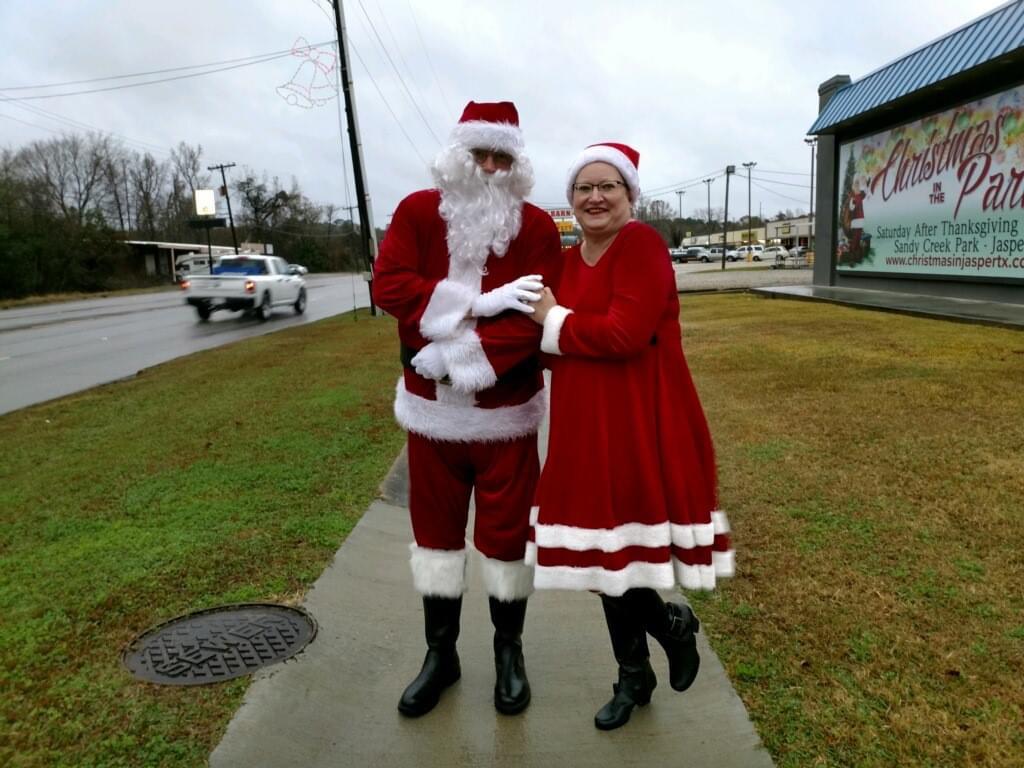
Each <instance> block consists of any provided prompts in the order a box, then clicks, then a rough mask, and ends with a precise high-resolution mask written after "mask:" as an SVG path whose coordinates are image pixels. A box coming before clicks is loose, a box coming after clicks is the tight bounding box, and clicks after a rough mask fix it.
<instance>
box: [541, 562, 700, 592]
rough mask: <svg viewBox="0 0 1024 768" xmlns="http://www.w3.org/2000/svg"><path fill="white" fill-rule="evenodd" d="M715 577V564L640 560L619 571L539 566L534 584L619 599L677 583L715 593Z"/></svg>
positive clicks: (688, 587)
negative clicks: (640, 590) (630, 591)
mask: <svg viewBox="0 0 1024 768" xmlns="http://www.w3.org/2000/svg"><path fill="white" fill-rule="evenodd" d="M715 577H716V570H715V566H713V565H686V564H685V563H682V562H680V561H679V560H677V559H676V558H672V560H671V562H665V563H647V562H643V561H637V562H633V563H630V564H629V565H627V566H626V567H625V568H623V569H621V570H618V571H611V570H608V569H606V568H601V567H600V566H597V565H594V566H589V567H587V568H574V567H573V566H569V565H558V566H550V567H549V566H543V565H538V566H536V575H535V576H534V579H533V583H534V586H535V587H537V589H572V590H585V589H586V590H596V591H598V592H604V593H605V594H606V595H612V596H618V595H621V594H622V593H623V592H625V591H626V590H627V589H633V588H634V587H650V588H652V589H672V588H673V587H675V586H676V584H678V585H680V586H681V587H683V589H689V590H704V591H711V590H713V589H714V588H715Z"/></svg>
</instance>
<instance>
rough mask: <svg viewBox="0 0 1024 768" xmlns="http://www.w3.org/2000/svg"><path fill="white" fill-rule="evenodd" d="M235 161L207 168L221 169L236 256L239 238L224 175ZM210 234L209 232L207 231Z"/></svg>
mask: <svg viewBox="0 0 1024 768" xmlns="http://www.w3.org/2000/svg"><path fill="white" fill-rule="evenodd" d="M234 167H235V164H234V163H221V164H220V165H208V166H207V167H206V170H208V171H220V181H221V184H222V185H223V186H221V189H223V190H224V199H225V200H227V201H228V224H230V225H231V242H232V243H233V244H234V246H235V256H237V255H238V238H237V237H236V236H235V218H234V217H233V216H232V215H231V195H229V194H228V179H227V177H226V176H225V175H224V169H225V168H234ZM207 234H209V233H207ZM210 268H211V272H212V271H213V259H212V257H211V259H210Z"/></svg>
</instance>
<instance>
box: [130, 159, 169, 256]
mask: <svg viewBox="0 0 1024 768" xmlns="http://www.w3.org/2000/svg"><path fill="white" fill-rule="evenodd" d="M129 172H130V174H131V180H132V191H133V192H134V193H135V210H136V214H135V220H136V228H137V229H138V230H140V231H142V232H145V233H146V234H147V235H149V237H150V239H152V240H156V233H157V228H158V226H159V225H160V224H161V223H162V216H161V215H160V214H161V211H162V210H163V209H164V207H165V204H166V184H167V164H166V163H161V162H160V161H158V160H157V159H156V158H155V157H153V156H152V155H151V154H149V152H147V153H146V154H144V155H142V156H141V157H140V156H139V155H136V156H135V158H134V162H133V163H132V167H131V169H130V171H129Z"/></svg>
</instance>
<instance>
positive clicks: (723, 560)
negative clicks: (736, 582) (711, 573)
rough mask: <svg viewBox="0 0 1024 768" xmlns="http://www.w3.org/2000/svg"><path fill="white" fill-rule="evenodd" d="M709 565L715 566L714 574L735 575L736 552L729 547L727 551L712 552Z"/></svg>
mask: <svg viewBox="0 0 1024 768" xmlns="http://www.w3.org/2000/svg"><path fill="white" fill-rule="evenodd" d="M711 565H713V566H714V568H715V575H716V576H722V577H723V578H724V577H727V576H735V575H736V552H735V550H732V549H730V550H729V551H728V552H712V553H711Z"/></svg>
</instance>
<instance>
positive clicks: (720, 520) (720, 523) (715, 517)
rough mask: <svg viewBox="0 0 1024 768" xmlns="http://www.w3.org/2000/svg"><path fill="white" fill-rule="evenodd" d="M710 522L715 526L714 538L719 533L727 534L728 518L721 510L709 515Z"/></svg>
mask: <svg viewBox="0 0 1024 768" xmlns="http://www.w3.org/2000/svg"><path fill="white" fill-rule="evenodd" d="M711 522H712V523H713V524H714V526H715V535H716V536H717V535H718V534H720V533H728V532H729V518H728V517H726V514H725V512H723V511H722V510H720V509H716V510H715V511H714V512H712V513H711Z"/></svg>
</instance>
